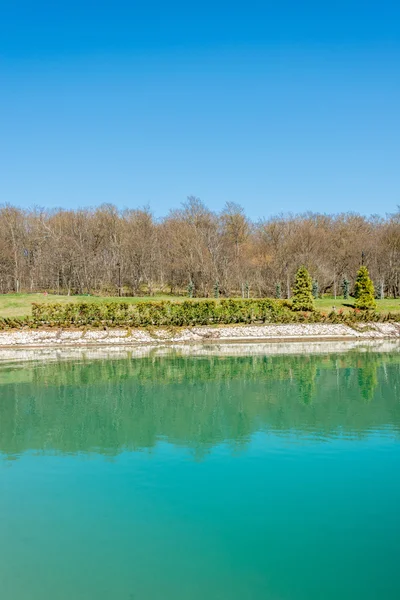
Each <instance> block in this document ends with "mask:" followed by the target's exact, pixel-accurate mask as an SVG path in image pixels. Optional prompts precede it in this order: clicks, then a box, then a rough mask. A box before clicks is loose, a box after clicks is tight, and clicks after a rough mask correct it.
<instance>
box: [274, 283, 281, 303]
mask: <svg viewBox="0 0 400 600" xmlns="http://www.w3.org/2000/svg"><path fill="white" fill-rule="evenodd" d="M275 298H278V299H280V298H282V288H281V284H280V283H277V284H276V286H275Z"/></svg>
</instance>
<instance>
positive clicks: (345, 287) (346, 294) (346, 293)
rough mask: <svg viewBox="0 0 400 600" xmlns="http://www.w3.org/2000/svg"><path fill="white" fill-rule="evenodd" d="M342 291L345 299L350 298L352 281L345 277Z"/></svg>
mask: <svg viewBox="0 0 400 600" xmlns="http://www.w3.org/2000/svg"><path fill="white" fill-rule="evenodd" d="M342 291H343V298H344V300H348V299H349V296H350V282H349V280H348V279H347V278H345V279H343V283H342Z"/></svg>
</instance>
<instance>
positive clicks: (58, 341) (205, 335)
mask: <svg viewBox="0 0 400 600" xmlns="http://www.w3.org/2000/svg"><path fill="white" fill-rule="evenodd" d="M357 339H358V340H360V339H361V340H362V339H364V340H367V339H381V340H383V339H400V323H358V324H357V326H354V327H349V326H348V325H342V324H326V323H323V324H322V323H321V324H316V323H313V324H288V325H225V326H219V327H207V326H203V327H187V328H182V329H178V328H177V329H163V328H159V329H132V330H127V329H108V330H78V329H77V330H68V329H58V330H56V329H46V330H45V329H39V330H21V331H3V332H0V348H7V347H8V348H10V347H13V348H39V347H81V346H138V345H140V346H144V345H152V346H154V345H160V344H161V345H163V344H179V343H199V342H207V343H210V342H218V343H222V342H231V343H232V342H249V341H254V342H260V341H264V342H288V341H296V340H297V341H299V340H304V341H307V340H309V341H323V340H330V341H333V340H357Z"/></svg>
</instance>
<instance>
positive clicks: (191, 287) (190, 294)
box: [187, 280, 194, 298]
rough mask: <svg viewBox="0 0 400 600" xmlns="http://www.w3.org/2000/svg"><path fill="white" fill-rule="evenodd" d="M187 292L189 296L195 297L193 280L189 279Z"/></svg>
mask: <svg viewBox="0 0 400 600" xmlns="http://www.w3.org/2000/svg"><path fill="white" fill-rule="evenodd" d="M187 293H188V296H189V298H193V293H194V283H193V281H192V280H190V281H189V283H188V286H187Z"/></svg>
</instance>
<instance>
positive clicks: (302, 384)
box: [296, 360, 317, 404]
mask: <svg viewBox="0 0 400 600" xmlns="http://www.w3.org/2000/svg"><path fill="white" fill-rule="evenodd" d="M316 377H317V366H316V364H315V361H313V360H308V361H307V362H305V361H304V363H303V364H302V365H301V368H300V369H299V370H298V372H297V374H296V378H297V383H298V386H299V396H300V400H301V401H302V402H303V404H311V403H312V400H313V396H314V393H315V387H316V386H315V380H316Z"/></svg>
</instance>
